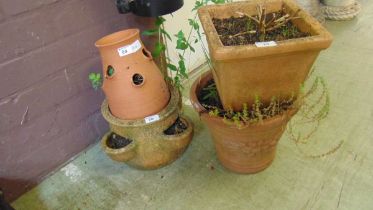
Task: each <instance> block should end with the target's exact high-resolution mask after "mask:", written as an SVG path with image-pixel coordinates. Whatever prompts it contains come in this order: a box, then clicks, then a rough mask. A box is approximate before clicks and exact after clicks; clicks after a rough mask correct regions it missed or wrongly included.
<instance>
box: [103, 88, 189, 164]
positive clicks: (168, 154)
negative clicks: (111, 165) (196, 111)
mask: <svg viewBox="0 0 373 210" xmlns="http://www.w3.org/2000/svg"><path fill="white" fill-rule="evenodd" d="M178 103H179V93H178V91H177V90H173V91H172V93H171V100H170V102H169V104H168V105H167V106H166V107H165V108H164V109H163V110H162V111H161V112H159V113H157V115H158V116H159V120H158V121H155V122H152V123H146V122H145V120H144V119H141V120H121V119H118V118H116V117H114V116H113V115H111V113H110V111H109V109H108V105H107V102H106V100H105V101H104V103H103V104H102V106H101V112H102V115H103V116H104V118H105V119H106V120H107V121H108V122H109V124H110V132H114V133H117V134H118V135H121V136H123V137H126V138H129V139H131V140H132V142H131V143H130V144H129V145H127V146H126V147H124V148H121V149H111V148H109V147H108V146H107V144H106V141H107V137H108V135H109V134H110V132H109V133H107V134H106V135H105V136H104V137H103V138H102V140H101V145H102V148H103V150H104V151H105V152H106V153H107V154H108V155H109V156H110V157H111V158H112V159H113V160H116V161H120V162H125V163H126V164H128V165H130V166H133V167H135V168H140V169H155V168H159V167H162V166H165V165H167V164H170V163H172V162H173V161H174V160H176V159H177V158H178V157H179V156H180V155H182V154H183V152H184V151H185V150H186V148H187V147H188V145H189V143H190V141H191V140H192V137H193V124H192V123H191V121H190V120H188V119H187V118H186V117H185V116H180V117H181V120H182V121H183V122H184V123H186V124H187V125H188V128H187V129H186V130H184V132H183V133H180V134H176V135H165V134H164V133H163V131H164V130H166V129H167V128H168V127H170V126H171V125H172V124H173V123H174V122H175V120H176V119H177V118H178V117H179V111H180V109H179V106H178Z"/></svg>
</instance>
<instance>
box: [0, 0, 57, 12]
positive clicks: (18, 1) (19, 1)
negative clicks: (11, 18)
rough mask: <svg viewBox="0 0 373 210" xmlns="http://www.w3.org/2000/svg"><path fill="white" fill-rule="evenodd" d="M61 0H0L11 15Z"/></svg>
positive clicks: (0, 3)
mask: <svg viewBox="0 0 373 210" xmlns="http://www.w3.org/2000/svg"><path fill="white" fill-rule="evenodd" d="M57 1H59V0H33V1H30V0H11V1H8V0H0V5H1V6H2V8H3V9H4V11H6V13H7V14H9V15H16V14H19V13H21V12H26V11H29V10H32V9H35V8H38V7H40V6H43V5H47V4H50V3H53V2H57Z"/></svg>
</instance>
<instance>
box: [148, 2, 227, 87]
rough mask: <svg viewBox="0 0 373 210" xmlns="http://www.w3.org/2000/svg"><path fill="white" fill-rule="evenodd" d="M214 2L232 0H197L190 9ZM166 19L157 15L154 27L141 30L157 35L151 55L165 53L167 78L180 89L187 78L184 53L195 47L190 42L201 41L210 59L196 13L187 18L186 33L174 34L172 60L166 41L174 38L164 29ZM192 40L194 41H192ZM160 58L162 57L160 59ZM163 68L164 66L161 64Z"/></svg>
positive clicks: (208, 60) (206, 56)
mask: <svg viewBox="0 0 373 210" xmlns="http://www.w3.org/2000/svg"><path fill="white" fill-rule="evenodd" d="M210 2H211V3H214V4H223V3H227V2H232V0H199V1H196V2H195V5H194V7H193V9H192V12H193V11H197V10H198V9H199V8H200V7H202V6H205V5H207V4H209V3H210ZM165 21H166V19H164V18H163V17H157V18H156V22H155V26H156V27H155V28H153V29H148V30H145V31H143V33H142V34H143V35H145V36H158V38H159V39H158V41H157V42H156V43H155V47H154V51H153V52H152V55H153V57H159V56H163V55H164V54H165V56H166V58H165V60H166V62H167V63H166V64H164V65H165V66H166V67H167V69H168V70H169V71H168V75H167V78H168V79H169V80H170V81H171V82H172V85H174V86H175V87H177V88H179V89H182V88H183V87H182V83H181V82H182V80H183V79H187V78H188V72H187V67H186V64H185V63H186V62H185V60H186V59H185V54H186V52H187V51H189V52H195V49H194V48H193V46H192V44H196V43H198V42H200V43H201V46H202V49H203V53H204V56H205V58H206V60H207V62H208V64H210V66H211V67H212V65H211V61H210V58H209V55H208V50H207V48H206V47H205V46H204V44H203V42H202V41H201V40H202V33H201V31H200V26H199V23H198V22H197V14H195V15H194V17H193V18H192V19H188V22H189V26H190V30H189V32H188V33H187V35H186V33H184V32H183V31H182V30H180V31H179V32H178V33H177V34H175V35H174V37H175V38H176V40H175V41H176V51H177V53H178V61H176V62H172V60H171V59H170V56H169V52H168V50H169V48H168V46H169V45H168V42H173V41H174V39H173V37H172V36H170V34H169V33H168V32H167V31H166V30H165V27H164V23H165ZM193 31H195V32H196V33H197V37H194V36H192V33H193ZM193 40H194V41H193ZM161 60H162V59H161ZM162 68H164V66H162Z"/></svg>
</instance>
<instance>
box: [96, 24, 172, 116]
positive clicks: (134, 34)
mask: <svg viewBox="0 0 373 210" xmlns="http://www.w3.org/2000/svg"><path fill="white" fill-rule="evenodd" d="M136 43H137V44H138V45H137V47H136ZM95 45H96V47H98V48H99V50H100V54H101V58H102V65H103V75H104V81H103V85H102V89H103V90H104V92H105V95H106V98H107V100H108V103H109V107H110V110H111V112H112V114H113V115H114V116H116V117H118V118H120V119H126V120H134V119H140V118H144V117H146V116H150V115H153V114H155V113H158V112H160V111H161V110H162V109H163V108H164V107H165V106H166V105H167V103H168V101H169V98H170V93H169V90H168V87H167V85H166V82H165V81H164V78H163V76H162V73H161V72H160V70H159V69H158V67H157V65H156V64H155V63H154V61H153V58H152V56H151V53H150V52H149V51H148V50H146V49H145V47H144V45H143V43H142V42H141V40H140V34H139V30H138V29H127V30H123V31H119V32H116V33H113V34H110V35H108V36H105V37H103V38H101V39H100V40H98V41H97V42H96V43H95ZM140 45H141V46H140ZM123 47H129V48H127V49H123ZM131 47H132V49H130V48H131ZM121 48H122V49H123V51H122V54H121V53H120V52H119V51H120V49H121ZM133 49H135V50H133ZM126 50H127V51H128V50H130V51H131V50H132V52H130V53H126V52H125V51H126ZM109 67H112V68H113V69H114V73H113V74H112V75H110V74H109V73H108V69H109ZM135 74H138V75H141V77H142V78H143V82H142V83H141V84H138V85H136V84H135V83H134V82H133V76H134V75H135Z"/></svg>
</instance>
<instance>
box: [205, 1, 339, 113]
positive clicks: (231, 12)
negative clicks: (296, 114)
mask: <svg viewBox="0 0 373 210" xmlns="http://www.w3.org/2000/svg"><path fill="white" fill-rule="evenodd" d="M198 15H199V17H200V20H201V23H202V26H203V28H204V31H205V34H206V37H207V42H208V46H209V51H210V56H211V62H212V65H213V77H214V80H215V82H216V85H217V89H218V92H219V96H220V98H221V100H222V104H223V107H224V108H226V109H227V108H233V110H235V111H239V110H242V105H243V104H244V103H248V104H252V103H253V102H254V98H255V97H256V96H258V97H259V98H260V99H261V101H264V102H268V101H270V100H271V98H272V97H273V96H277V97H283V98H286V97H290V96H291V95H293V94H295V93H297V91H298V90H299V86H300V84H302V83H303V82H304V80H305V78H306V77H307V75H308V73H309V71H310V69H311V67H312V65H313V63H314V61H315V60H316V58H317V57H318V55H319V53H320V51H321V50H323V49H326V48H328V47H329V46H330V44H331V41H332V36H331V35H330V33H329V32H328V31H327V30H326V29H325V28H324V27H323V26H322V25H321V24H320V23H319V22H318V21H317V20H316V19H315V18H313V17H312V16H310V15H309V14H308V13H307V12H305V11H304V10H302V9H301V8H300V7H299V6H298V5H297V4H296V3H295V2H294V1H292V0H253V1H247V2H237V3H228V4H222V5H209V6H205V7H202V8H200V9H199V10H198ZM232 17H233V18H236V19H245V21H246V20H247V21H250V22H245V23H244V24H241V25H244V26H243V28H244V31H237V30H236V29H237V28H239V27H237V25H234V22H232V23H231V24H232V26H231V27H229V23H228V24H227V25H224V24H222V23H224V19H226V20H225V21H228V22H229V21H231V19H232ZM222 21H223V22H222ZM249 23H250V24H251V25H250V24H249ZM287 24H292V25H293V26H295V27H293V26H290V27H282V26H284V25H285V26H287ZM217 26H218V28H216V27H217ZM230 29H232V30H230ZM227 30H228V33H224V31H227ZM276 30H283V31H281V32H280V35H281V33H284V34H285V35H286V36H285V35H284V36H282V35H281V36H277V35H276V36H275V35H273V34H275V32H276ZM230 32H233V33H230ZM284 37H285V38H289V37H290V39H286V40H285V39H284ZM251 38H257V40H255V39H253V40H249V39H251ZM272 38H273V39H272ZM277 39H279V40H277ZM242 40H244V41H242ZM245 40H246V41H245ZM248 40H249V41H248ZM241 42H242V43H241Z"/></svg>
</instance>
